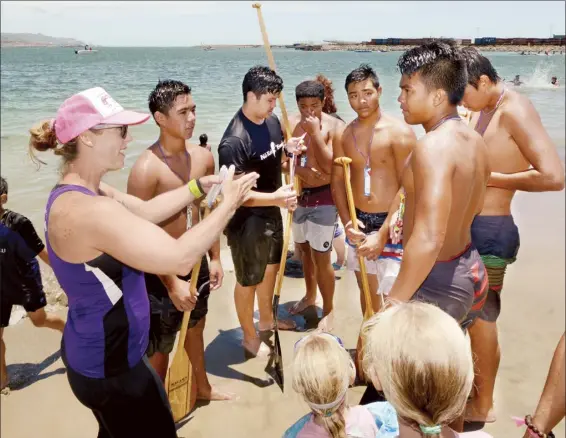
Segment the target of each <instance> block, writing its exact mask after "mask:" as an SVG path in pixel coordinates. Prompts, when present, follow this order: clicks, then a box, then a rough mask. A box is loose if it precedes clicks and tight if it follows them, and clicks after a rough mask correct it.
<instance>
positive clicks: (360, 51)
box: [354, 49, 373, 53]
mask: <svg viewBox="0 0 566 438" xmlns="http://www.w3.org/2000/svg"><path fill="white" fill-rule="evenodd" d="M372 51H373V50H367V49H365V50H354V52H356V53H370V52H372Z"/></svg>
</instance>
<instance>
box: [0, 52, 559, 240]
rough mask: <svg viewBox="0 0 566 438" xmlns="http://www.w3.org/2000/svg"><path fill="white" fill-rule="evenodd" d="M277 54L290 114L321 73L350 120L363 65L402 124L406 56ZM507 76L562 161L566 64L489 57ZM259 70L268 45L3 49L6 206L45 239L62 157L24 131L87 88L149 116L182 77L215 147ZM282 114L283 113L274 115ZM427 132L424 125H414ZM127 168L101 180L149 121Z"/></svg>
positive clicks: (117, 178) (147, 134)
mask: <svg viewBox="0 0 566 438" xmlns="http://www.w3.org/2000/svg"><path fill="white" fill-rule="evenodd" d="M273 52H274V57H275V60H276V63H277V67H278V70H279V73H280V74H281V76H282V77H283V80H284V85H285V88H284V91H283V93H284V97H285V103H286V106H287V110H288V111H289V113H294V112H295V111H296V104H295V101H294V97H293V96H294V93H293V91H294V88H295V86H296V85H297V84H298V83H299V82H301V81H303V80H305V79H309V78H314V76H315V75H316V74H317V73H323V74H325V75H326V76H327V77H328V78H330V79H331V80H332V81H333V83H334V87H335V90H336V91H335V98H336V103H337V106H338V112H339V114H340V115H341V116H342V117H343V118H344V119H345V120H346V121H350V120H352V119H353V118H354V117H355V113H354V112H353V111H352V110H351V109H350V107H349V105H348V101H347V97H346V92H345V90H344V80H345V78H346V75H347V74H348V73H349V72H350V71H351V70H352V69H354V68H356V67H357V66H359V64H361V63H368V64H370V65H371V66H372V67H374V68H375V70H376V71H377V72H378V75H379V77H380V82H381V84H382V87H383V95H382V98H381V106H382V108H383V109H384V111H386V112H388V113H390V114H393V115H395V116H397V117H399V118H402V115H401V112H400V110H399V106H398V103H397V96H398V91H399V89H398V81H399V74H398V72H397V71H396V66H395V65H396V62H397V59H398V57H399V56H400V54H401V53H400V52H390V53H356V52H346V51H344V52H301V51H295V50H289V49H275V50H274V51H273ZM487 56H489V58H490V59H491V60H492V62H493V63H494V65H495V67H496V68H497V70H498V72H499V74H500V76H501V77H503V78H506V79H512V78H513V77H514V76H515V75H516V74H520V75H521V78H522V80H523V81H525V82H526V84H525V85H524V86H522V87H519V88H518V89H519V90H520V91H521V92H523V93H525V94H526V95H528V96H529V98H530V99H531V100H532V101H533V103H534V105H535V107H536V108H537V109H538V111H539V112H540V116H541V118H542V121H543V123H544V125H545V126H546V128H547V130H548V132H549V133H550V136H551V137H552V139H553V140H554V141H555V143H556V145H557V147H558V149H559V152H560V155H561V157H562V158H564V147H565V138H566V135H565V128H564V118H565V110H564V107H565V95H564V90H565V88H564V85H561V86H560V87H558V88H555V87H552V86H551V85H550V78H551V76H558V78H559V80H560V82H561V83H562V84H564V82H565V61H564V60H565V58H564V56H561V55H555V56H549V57H546V56H536V55H534V56H520V55H518V54H513V53H488V54H487ZM256 64H264V65H267V58H266V55H265V51H264V50H263V48H257V49H240V50H238V49H217V50H214V51H203V50H201V49H199V48H101V49H100V51H99V52H98V53H94V54H89V55H81V56H77V55H75V54H74V51H73V49H70V48H69V49H68V48H2V49H1V67H2V68H1V80H2V87H1V161H0V168H1V173H2V176H4V177H5V178H6V179H7V180H8V184H9V203H8V205H7V207H8V208H10V209H13V210H15V211H18V212H20V213H22V214H24V215H26V216H28V217H29V218H30V219H31V220H32V222H33V223H34V225H35V226H36V228H37V229H38V231H39V232H40V235H41V236H43V214H44V208H45V203H46V200H47V196H48V193H49V191H50V190H51V188H52V187H53V185H54V184H55V183H56V181H57V178H58V170H59V166H58V158H57V157H54V156H53V154H51V153H43V154H40V157H41V159H43V160H44V161H46V162H47V163H48V165H47V166H42V167H41V169H40V170H37V169H36V167H35V166H34V165H33V164H32V162H31V160H30V159H29V156H28V139H29V137H28V129H29V128H30V127H31V126H33V125H34V124H35V123H37V122H38V121H41V120H43V119H47V118H51V117H54V116H55V113H56V111H57V108H58V106H59V105H60V103H61V102H62V101H63V100H64V99H66V98H67V97H69V96H70V95H72V94H73V93H76V92H79V91H81V90H83V89H86V88H90V87H94V86H101V87H103V88H105V89H106V90H107V91H108V92H109V93H110V94H111V95H112V96H113V97H114V98H115V99H116V100H117V101H118V102H119V103H121V104H122V106H124V107H125V108H128V109H135V110H139V111H145V112H148V107H147V98H148V95H149V93H150V92H151V90H152V88H153V87H154V86H155V84H156V83H157V81H158V79H166V78H171V79H178V80H181V81H184V82H186V83H187V84H189V85H190V86H191V88H192V93H193V97H194V99H195V101H196V104H197V123H196V128H195V133H194V135H195V138H194V140H195V141H198V136H199V135H200V134H202V133H207V134H208V137H209V143H210V144H211V145H212V148H213V151H214V149H215V145H217V144H218V142H219V140H220V138H221V136H222V133H223V132H224V129H225V128H226V126H227V124H228V122H229V121H230V119H231V117H232V116H233V114H234V113H235V112H236V111H237V110H238V108H239V107H240V105H241V103H242V93H241V82H242V79H243V76H244V74H245V73H246V71H247V70H248V69H249V68H250V67H252V66H253V65H256ZM276 113H277V114H279V109H277V110H276ZM414 129H415V132H416V133H417V135H421V134H422V133H423V130H422V128H421V127H414ZM131 132H132V135H133V137H134V141H132V142H131V143H130V145H129V148H128V150H127V156H126V165H125V168H124V169H122V170H121V171H117V172H113V173H112V174H109V175H108V176H107V177H106V178H105V180H106V181H107V182H109V183H111V184H115V185H116V186H117V187H119V188H122V189H125V186H126V180H127V176H128V169H129V168H130V167H131V166H132V164H133V163H134V161H135V159H136V158H137V157H138V155H139V154H140V152H141V151H142V150H143V149H144V148H146V147H147V146H149V145H150V144H151V143H152V142H153V141H154V140H155V139H156V137H157V135H158V129H157V127H156V125H155V124H154V123H153V121H152V120H151V119H150V121H149V122H148V123H146V124H144V125H142V126H137V127H133V128H132V130H131Z"/></svg>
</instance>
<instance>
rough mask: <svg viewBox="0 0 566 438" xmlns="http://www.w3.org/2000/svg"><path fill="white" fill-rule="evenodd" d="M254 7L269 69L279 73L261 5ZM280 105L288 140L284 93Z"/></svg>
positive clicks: (289, 134) (289, 127) (256, 4)
mask: <svg viewBox="0 0 566 438" xmlns="http://www.w3.org/2000/svg"><path fill="white" fill-rule="evenodd" d="M252 7H253V8H254V9H256V10H257V18H258V20H259V28H260V29H261V36H262V38H263V46H264V47H265V51H266V53H267V61H268V62H269V68H271V70H273V71H277V69H276V68H275V59H274V58H273V53H272V51H271V45H270V44H269V38H268V37H267V30H266V29H265V22H264V21H263V15H262V14H261V5H260V4H259V3H254V4H253V5H252ZM279 105H280V106H281V116H282V117H283V126H284V128H285V134H286V135H287V139H289V138H291V125H290V124H289V117H288V116H287V108H286V107H285V100H284V99H283V91H282V92H281V93H279Z"/></svg>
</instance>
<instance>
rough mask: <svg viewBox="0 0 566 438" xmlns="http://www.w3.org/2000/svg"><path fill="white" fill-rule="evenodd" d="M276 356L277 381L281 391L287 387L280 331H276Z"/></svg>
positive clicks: (274, 352) (274, 351)
mask: <svg viewBox="0 0 566 438" xmlns="http://www.w3.org/2000/svg"><path fill="white" fill-rule="evenodd" d="M273 354H274V370H275V381H276V382H277V385H278V386H279V388H281V391H283V390H284V387H285V378H284V376H283V356H282V352H281V342H280V341H279V331H278V330H276V331H275V348H274V349H273Z"/></svg>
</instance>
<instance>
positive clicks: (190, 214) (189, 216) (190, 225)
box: [187, 204, 193, 230]
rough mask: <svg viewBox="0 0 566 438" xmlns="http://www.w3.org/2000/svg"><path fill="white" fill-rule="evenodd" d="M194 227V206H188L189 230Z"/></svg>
mask: <svg viewBox="0 0 566 438" xmlns="http://www.w3.org/2000/svg"><path fill="white" fill-rule="evenodd" d="M192 226H193V209H192V204H190V205H187V230H188V229H189V228H191V227H192Z"/></svg>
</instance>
